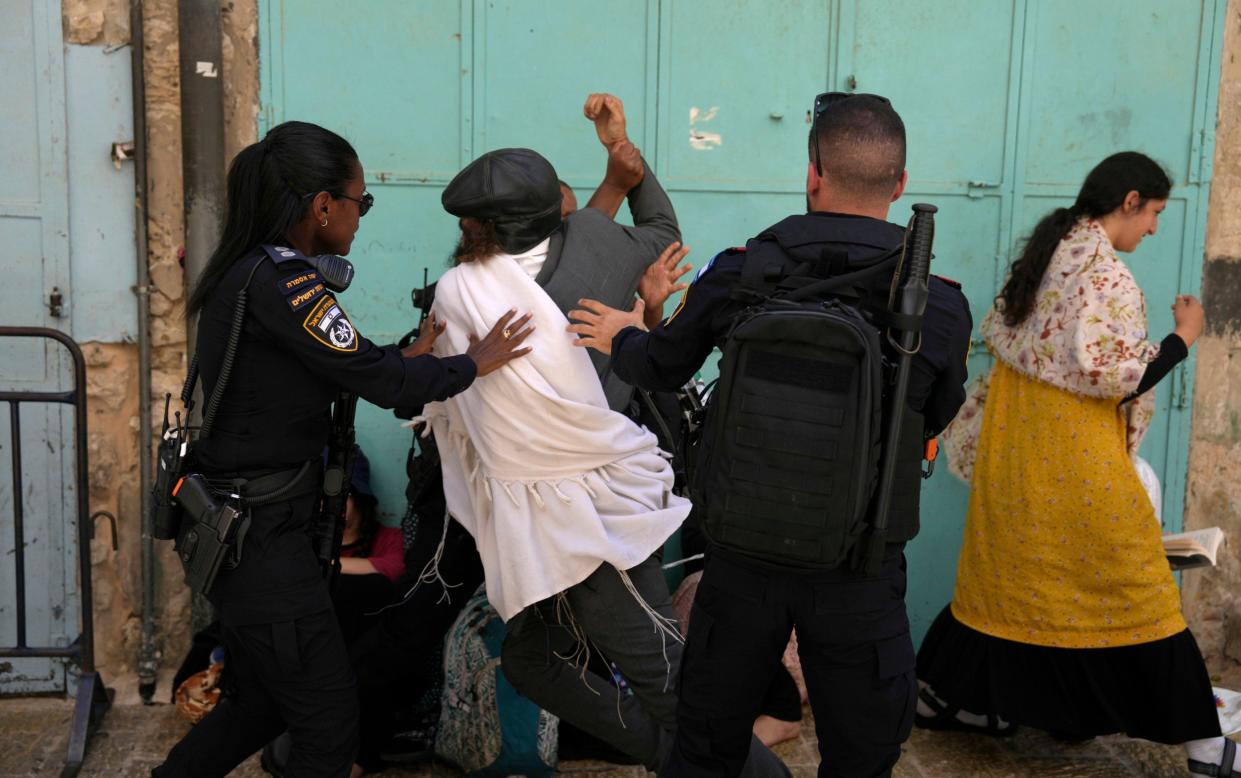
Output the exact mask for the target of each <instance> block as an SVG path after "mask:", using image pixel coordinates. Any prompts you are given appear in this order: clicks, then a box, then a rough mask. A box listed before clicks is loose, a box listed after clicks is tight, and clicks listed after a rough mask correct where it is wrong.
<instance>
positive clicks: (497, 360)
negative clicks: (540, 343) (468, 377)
mask: <svg viewBox="0 0 1241 778" xmlns="http://www.w3.org/2000/svg"><path fill="white" fill-rule="evenodd" d="M516 315H517V310H516V309H513V310H511V311H509V312H508V313H506V314H504V315H503V316H501V317H500V318H499V319H498V320H497V321H496V323H495V326H494V327H492V328H491V331H490V332H488V333H487V334H486V335H484V336H483V337H482V339H479V337H478V336H477V335H475V334H474V333H470V347H469V348H468V349H466V351H465V353H466V356H468V357H470V359H473V360H474V364H475V365H476V366H477V367H478V375H479V376H480V377H481V376H485V375H487V374H488V373H491V372H493V371H495V370H499V369H500V368H501V367H504V366H505V365H507V364H508V363H509V362H512V361H513V360H514V359H517V358H519V357H524V356H525V355H526V354H529V353H530V351H531V350H530V349H529V348H518V346H520V345H521V344H522V342H523V341H525V339H526V338H528V337H530V333H532V332H534V327H526V324H527V323H529V321H530V317H531V316H533V315H534V314H531V313H527V314H526V315H525V316H522V317H521V318H520V319H517V320H516V321H513V317H514V316H516ZM523 327H525V329H523Z"/></svg>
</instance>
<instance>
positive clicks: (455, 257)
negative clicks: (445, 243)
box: [452, 219, 504, 265]
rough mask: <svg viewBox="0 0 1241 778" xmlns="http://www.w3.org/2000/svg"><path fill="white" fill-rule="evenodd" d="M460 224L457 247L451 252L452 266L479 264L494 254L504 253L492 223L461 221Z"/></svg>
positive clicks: (473, 220)
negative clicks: (468, 263) (470, 263)
mask: <svg viewBox="0 0 1241 778" xmlns="http://www.w3.org/2000/svg"><path fill="white" fill-rule="evenodd" d="M460 224H461V239H460V240H458V241H457V247H456V248H455V249H453V251H452V263H453V264H454V265H461V264H465V263H466V262H481V261H482V260H484V259H488V258H490V257H494V256H495V255H496V254H503V253H504V249H503V248H502V247H501V246H500V238H499V236H498V235H497V234H496V225H495V223H494V222H483V221H478V220H477V219H461V221H460Z"/></svg>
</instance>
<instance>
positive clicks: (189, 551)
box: [172, 473, 250, 596]
mask: <svg viewBox="0 0 1241 778" xmlns="http://www.w3.org/2000/svg"><path fill="white" fill-rule="evenodd" d="M172 496H173V502H175V503H176V505H177V506H178V507H179V508H180V509H181V511H183V512H184V513H183V519H182V520H181V522H180V524H181V529H180V532H179V533H178V535H177V542H176V546H175V548H176V551H177V556H178V557H179V558H180V559H181V566H182V567H183V568H184V569H185V583H186V585H188V586H189V587H190V588H191V589H193V590H194V591H196V592H198V593H199V594H202V595H204V596H206V595H207V594H208V593H210V592H211V588H212V586H214V585H215V579H216V576H217V575H219V573H220V569H221V568H222V567H230V568H231V567H236V566H237V565H238V564H239V563H240V562H241V539H242V538H244V536H245V532H246V530H247V529H248V528H249V526H250V511H249V509H248V507H246V506H245V505H244V503H243V502H242V500H241V497H240V496H238V495H237V494H227V493H224V492H220V491H218V490H216V489H213V488H212V487H211V485H210V484H208V483H207V479H205V478H203V476H201V475H200V474H198V473H191V474H189V475H187V476H185V477H184V478H182V479H181V480H180V481H178V482H177V485H176V486H175V487H174V488H173V490H172Z"/></svg>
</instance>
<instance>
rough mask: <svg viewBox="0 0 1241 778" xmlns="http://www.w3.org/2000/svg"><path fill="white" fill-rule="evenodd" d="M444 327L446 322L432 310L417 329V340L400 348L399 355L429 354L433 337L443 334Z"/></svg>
mask: <svg viewBox="0 0 1241 778" xmlns="http://www.w3.org/2000/svg"><path fill="white" fill-rule="evenodd" d="M446 329H448V322H446V321H440V320H439V318H437V317H436V315H435V313H434V312H432V313H431V315H430V316H428V317H427V320H426V321H425V322H423V323H422V327H420V328H419V329H418V338H417V340H415V341H414V342H413V343H410V344H409V345H408V346H406V347H405V348H403V349H401V356H403V357H420V356H422V355H423V354H430V353H431V349H432V347H434V346H435V339H436V338H438V337H439V336H440V335H443V334H444V330H446Z"/></svg>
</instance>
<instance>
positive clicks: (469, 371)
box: [248, 266, 477, 408]
mask: <svg viewBox="0 0 1241 778" xmlns="http://www.w3.org/2000/svg"><path fill="white" fill-rule="evenodd" d="M288 275H289V272H288V271H284V272H281V270H280V269H279V268H276V267H274V266H273V267H271V268H270V269H267V268H264V269H263V270H261V271H260V272H259V273H258V275H257V277H256V278H255V279H254V281H253V283H251V284H250V298H251V303H250V305H249V310H250V311H251V313H250V314H248V315H252V316H254V318H255V319H256V320H257V322H258V323H259V325H260V326H261V327H262V328H263V330H265V331H266V332H267V333H268V334H269V336H270V337H271V338H272V339H273V340H274V341H275V342H276V343H277V344H279V345H280V346H281V347H283V348H285V349H287V350H288V352H289V353H290V354H292V355H293V356H294V357H295V358H296V359H298V360H299V361H301V362H302V363H303V364H304V365H306V366H307V367H309V368H310V369H311V370H314V371H315V372H316V373H318V374H319V375H322V376H324V377H326V378H328V379H329V380H331V381H334V382H336V383H337V384H339V385H340V386H341V387H343V388H345V389H347V390H348V391H351V392H354V393H355V394H357V395H358V396H359V397H361V398H362V399H364V400H367V401H368V402H371V403H374V404H375V405H378V406H380V407H382V408H393V407H396V406H398V405H399V406H402V407H407V408H408V407H417V406H421V405H423V404H425V403H428V402H432V401H434V400H446V399H448V398H449V397H451V396H453V395H454V394H457V393H458V392H461V391H463V390H465V389H466V388H467V387H468V386H469V385H470V384H471V383H473V381H474V378H475V375H476V373H477V367H476V366H475V364H474V360H472V359H470V358H469V357H467V356H465V355H459V356H454V357H448V358H447V359H439V358H437V357H434V356H431V355H425V356H421V357H414V358H413V359H406V358H405V357H403V356H401V352H400V350H399V349H397V348H395V347H381V346H377V345H375V344H374V343H372V342H371V341H369V340H367V339H366V338H364V337H362V335H361V333H359V332H358V331H357V329H356V328H355V327H354V325H353V322H352V321H350V319H349V316H348V314H346V313H345V309H344V308H343V307H342V306H341V305H340V303H338V302H337V301H336V299H335V298H334V297H333V296H332V294H331V293H330V292H328V291H327V289H325V288H324V287H323V286H322V285H315V286H310V287H308V288H301V289H293V290H290V289H289V288H288V287H289V284H288V279H287V278H285V276H288Z"/></svg>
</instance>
